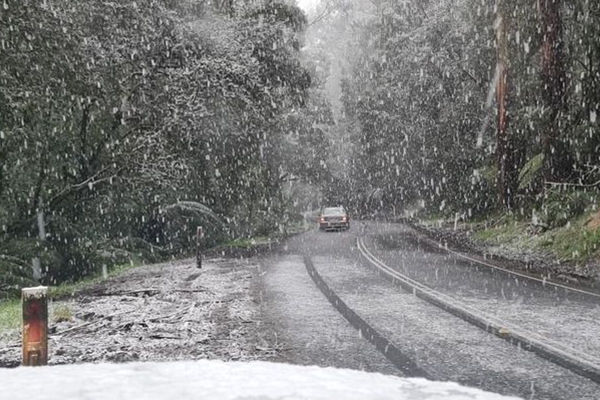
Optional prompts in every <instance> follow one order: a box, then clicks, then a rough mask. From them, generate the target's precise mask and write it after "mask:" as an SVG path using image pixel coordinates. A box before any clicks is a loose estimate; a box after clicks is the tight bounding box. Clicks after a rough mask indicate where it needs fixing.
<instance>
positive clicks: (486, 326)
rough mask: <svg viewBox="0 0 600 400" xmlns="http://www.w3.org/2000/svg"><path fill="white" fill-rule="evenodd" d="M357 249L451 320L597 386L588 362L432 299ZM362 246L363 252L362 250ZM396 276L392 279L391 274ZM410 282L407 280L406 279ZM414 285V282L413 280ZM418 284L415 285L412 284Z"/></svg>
mask: <svg viewBox="0 0 600 400" xmlns="http://www.w3.org/2000/svg"><path fill="white" fill-rule="evenodd" d="M356 241H357V246H358V249H359V251H360V253H361V256H362V257H363V258H364V259H365V260H366V261H367V262H368V263H369V264H370V265H372V266H374V267H375V268H376V269H377V271H379V272H380V273H382V274H383V275H384V276H385V277H386V278H388V279H391V280H392V281H393V282H394V283H396V284H399V285H400V286H402V287H403V288H404V289H406V290H409V291H411V292H413V293H414V294H415V295H416V296H417V297H419V298H421V299H423V300H425V301H427V302H428V303H430V304H432V305H434V306H436V307H438V308H440V309H442V310H443V311H446V312H448V313H450V314H452V315H454V316H455V317H458V318H460V319H462V320H463V321H465V322H468V323H470V324H471V325H474V326H476V327H478V328H480V329H482V330H484V331H486V332H489V333H491V334H493V335H494V336H496V337H499V338H501V339H504V340H506V341H508V342H509V343H511V344H512V345H515V346H517V347H519V348H522V349H524V350H527V351H531V352H533V353H534V354H537V355H538V356H540V357H542V358H544V359H546V360H548V361H550V362H552V363H554V364H556V365H559V366H561V367H563V368H566V369H568V370H570V371H572V372H574V373H576V374H578V375H580V376H583V377H585V378H588V379H590V380H592V381H593V382H595V383H598V384H600V366H598V365H596V364H593V363H591V362H590V361H588V360H583V359H580V358H577V357H576V356H572V355H570V354H569V353H567V352H565V351H563V350H561V349H557V348H554V347H553V346H550V345H547V344H545V343H543V342H541V341H539V340H535V339H531V338H528V337H527V336H525V335H523V334H520V333H518V332H515V331H511V330H508V329H506V328H507V326H506V325H502V324H499V323H496V322H494V321H493V320H489V319H485V318H483V317H481V316H479V315H477V314H475V313H473V312H469V311H467V310H465V309H464V308H463V307H460V306H459V305H456V304H452V303H451V302H449V301H447V300H444V299H443V298H442V297H443V296H436V295H435V294H437V293H438V292H437V291H436V290H434V289H431V288H428V287H427V286H425V285H423V284H419V285H421V286H422V287H421V286H418V285H414V284H412V283H410V282H409V281H407V280H406V279H403V278H404V275H403V274H401V273H399V272H397V271H395V270H393V269H392V268H391V267H389V266H387V265H386V264H384V263H383V262H382V261H380V260H378V259H377V258H376V257H375V256H374V255H370V256H369V255H368V254H367V253H365V250H366V251H367V252H368V250H367V248H366V246H365V245H364V243H362V245H361V238H358V237H357V238H356ZM362 247H364V250H363V248H362ZM370 257H373V258H374V259H375V260H376V261H378V262H379V263H381V264H383V265H385V266H386V267H387V268H389V269H391V270H392V271H394V274H392V273H390V272H389V271H386V270H385V269H384V268H381V267H380V266H378V265H377V263H376V262H375V261H373V260H371V259H370ZM396 274H397V275H398V276H395V275H396ZM407 279H410V278H407ZM415 282H416V281H415ZM416 283H418V282H416Z"/></svg>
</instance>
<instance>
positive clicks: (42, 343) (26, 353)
mask: <svg viewBox="0 0 600 400" xmlns="http://www.w3.org/2000/svg"><path fill="white" fill-rule="evenodd" d="M21 304H22V306H23V365H24V366H37V365H46V364H48V288H47V287H44V286H39V287H35V288H25V289H22V290H21Z"/></svg>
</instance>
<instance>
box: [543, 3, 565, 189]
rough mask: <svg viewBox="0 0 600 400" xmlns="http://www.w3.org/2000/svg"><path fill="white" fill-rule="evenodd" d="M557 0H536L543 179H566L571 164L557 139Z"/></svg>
mask: <svg viewBox="0 0 600 400" xmlns="http://www.w3.org/2000/svg"><path fill="white" fill-rule="evenodd" d="M561 3H562V2H561V0H538V9H539V11H540V18H541V24H542V27H541V29H542V35H543V37H542V51H541V56H542V60H541V61H542V70H541V80H542V84H543V91H542V93H543V99H544V103H545V105H546V107H547V108H548V113H547V114H546V121H547V122H546V124H545V126H544V133H543V135H542V149H543V152H544V157H545V158H544V178H545V179H546V181H559V182H560V181H563V180H565V179H567V178H568V176H569V173H570V169H571V163H570V162H569V159H568V158H569V157H568V152H567V151H566V146H565V143H563V141H562V140H561V139H562V138H561V136H562V135H561V129H562V128H564V127H563V126H561V121H562V116H563V114H564V111H565V109H566V104H567V101H566V92H567V75H566V72H565V67H564V55H563V42H562V21H561V15H560V7H561Z"/></svg>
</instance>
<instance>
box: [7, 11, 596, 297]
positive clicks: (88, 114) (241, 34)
mask: <svg viewBox="0 0 600 400" xmlns="http://www.w3.org/2000/svg"><path fill="white" fill-rule="evenodd" d="M295 3H296V2H295V1H292V0H290V1H285V0H280V1H275V0H265V1H262V0H229V1H221V0H218V1H217V0H214V1H213V0H140V1H135V2H133V1H129V0H116V1H107V0H90V1H86V2H84V3H82V2H78V3H73V2H71V1H67V0H46V1H42V2H40V1H33V0H25V1H19V2H17V1H13V0H4V1H3V2H2V5H1V6H0V291H3V292H9V291H11V290H13V289H15V288H17V287H18V286H19V285H23V284H29V283H32V278H33V275H32V268H31V264H32V260H33V259H39V264H40V265H41V267H42V269H43V271H42V275H43V279H42V280H43V281H44V282H45V283H56V282H62V281H65V280H69V279H74V278H78V277H81V276H84V275H87V274H90V273H97V271H98V270H99V268H100V267H101V266H102V265H103V264H104V265H115V264H119V263H123V262H128V261H130V260H131V259H144V260H159V259H162V258H165V257H172V256H180V255H183V254H189V252H190V251H191V249H192V248H193V243H194V234H195V232H196V226H198V225H203V226H205V227H206V229H207V230H208V236H207V237H208V239H207V246H208V245H211V244H214V243H217V242H220V241H225V240H231V239H236V238H247V237H252V236H257V235H270V234H273V233H275V232H285V231H286V230H287V229H288V227H289V226H290V224H293V223H295V222H297V221H299V220H300V219H301V216H300V213H301V212H303V211H310V210H314V209H317V208H318V207H320V206H321V205H324V204H345V205H346V206H347V207H348V208H349V209H350V210H351V211H352V212H353V213H354V214H356V215H358V216H367V215H370V216H372V215H374V214H375V213H377V214H379V215H387V216H390V215H394V216H398V215H402V214H403V213H404V212H405V210H407V209H411V210H412V209H419V210H421V213H423V215H439V216H442V217H443V216H448V217H452V218H460V219H461V220H470V219H477V218H482V219H486V218H490V216H491V215H498V214H509V215H512V216H515V217H518V218H523V219H526V220H529V221H530V222H533V224H534V225H536V227H537V228H536V229H541V230H546V229H552V228H555V227H560V226H564V225H565V224H569V223H570V221H571V220H573V219H574V218H577V217H579V216H581V215H583V214H585V213H586V212H589V211H590V210H595V209H597V204H598V186H599V185H600V124H599V123H598V113H599V112H600V4H599V3H598V2H596V1H593V0H574V1H570V2H566V1H561V0H524V1H519V2H517V1H515V0H443V1H434V0H388V1H384V0H373V1H370V2H364V1H362V0H328V1H327V0H323V1H321V2H320V3H318V4H319V7H320V8H319V7H317V9H315V10H313V11H314V12H312V13H311V12H309V13H308V16H307V15H306V14H305V13H304V12H302V11H301V10H300V9H299V8H298V7H297V6H296V4H295ZM594 235H596V236H594V238H592V239H590V241H589V244H586V246H597V244H598V243H599V242H600V235H598V234H594ZM586 243H588V242H586ZM594 248H595V249H596V247H594Z"/></svg>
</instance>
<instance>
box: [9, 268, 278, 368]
mask: <svg viewBox="0 0 600 400" xmlns="http://www.w3.org/2000/svg"><path fill="white" fill-rule="evenodd" d="M257 271H258V265H257V264H256V263H255V262H254V261H253V260H252V259H250V260H238V259H224V258H214V259H209V260H206V261H205V263H204V267H203V269H197V268H196V265H195V260H193V259H188V260H183V261H173V262H167V263H163V264H155V265H147V266H142V267H139V268H135V269H132V270H129V271H127V272H125V273H124V274H122V275H120V276H118V277H115V278H112V279H109V280H106V281H104V282H102V283H99V284H95V285H91V286H89V287H86V288H85V289H84V290H82V291H80V292H78V293H77V294H76V295H75V296H74V297H73V298H70V299H65V300H61V301H55V302H53V303H51V304H50V314H51V315H55V317H54V318H53V320H51V321H50V326H49V329H50V336H49V351H50V357H49V358H50V361H49V363H50V364H70V363H80V362H128V361H138V360H139V361H171V360H197V359H220V360H226V361H229V360H243V361H249V360H268V359H270V358H272V357H273V355H274V354H275V353H276V351H277V350H276V349H274V348H273V347H270V346H269V343H268V342H267V341H265V340H264V338H263V336H262V333H261V330H260V321H259V318H260V310H259V306H258V304H257V302H256V301H255V299H254V297H253V296H254V293H255V285H256V282H257ZM57 310H60V311H59V312H55V311H57ZM56 315H60V316H61V317H60V318H58V319H57V318H56ZM20 346H21V341H20V332H19V331H18V330H14V331H8V332H3V333H1V334H0V366H17V365H18V364H19V361H20V357H21V354H20V351H21V347H20Z"/></svg>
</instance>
